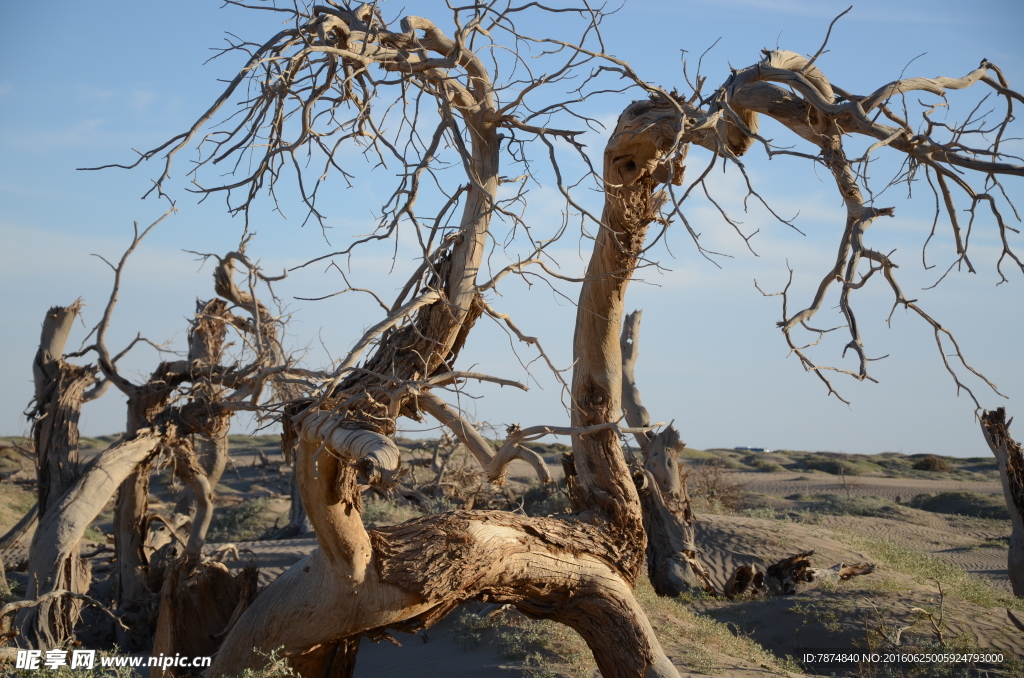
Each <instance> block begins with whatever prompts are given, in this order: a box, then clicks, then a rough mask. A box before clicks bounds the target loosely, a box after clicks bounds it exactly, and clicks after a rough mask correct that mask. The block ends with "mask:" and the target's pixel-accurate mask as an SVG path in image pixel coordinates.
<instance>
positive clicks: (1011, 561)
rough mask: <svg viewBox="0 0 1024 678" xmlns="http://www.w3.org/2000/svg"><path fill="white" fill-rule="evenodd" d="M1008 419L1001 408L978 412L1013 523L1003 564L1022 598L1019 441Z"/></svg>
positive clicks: (1023, 460) (1023, 481)
mask: <svg viewBox="0 0 1024 678" xmlns="http://www.w3.org/2000/svg"><path fill="white" fill-rule="evenodd" d="M1012 421H1013V420H1012V419H1011V420H1010V421H1007V420H1006V409H1005V408H1002V407H1000V408H998V409H995V410H986V411H985V412H983V413H982V415H981V432H982V433H983V434H984V436H985V442H987V443H988V447H989V449H990V450H992V454H994V455H995V457H996V462H997V463H998V464H999V478H1000V479H1001V480H1002V481H1003V496H1004V497H1005V498H1006V508H1007V509H1008V510H1009V512H1010V521H1011V522H1012V523H1013V531H1012V532H1011V533H1010V552H1009V553H1008V554H1007V565H1006V569H1007V571H1008V572H1009V574H1010V586H1012V587H1013V595H1015V596H1018V597H1024V453H1022V452H1021V446H1020V443H1018V442H1017V441H1016V440H1014V439H1013V438H1012V437H1011V436H1010V423H1011V422H1012Z"/></svg>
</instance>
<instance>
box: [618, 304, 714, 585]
mask: <svg viewBox="0 0 1024 678" xmlns="http://www.w3.org/2000/svg"><path fill="white" fill-rule="evenodd" d="M640 316H641V312H640V311H633V312H632V313H630V314H629V315H628V316H626V320H625V322H624V323H623V325H622V336H621V337H620V338H619V345H620V347H621V349H622V401H623V403H622V406H623V410H624V412H625V415H626V423H628V424H629V425H630V426H631V427H634V428H645V427H647V426H650V424H651V417H650V415H649V414H648V412H647V408H646V407H644V405H643V402H642V401H641V399H640V389H639V388H638V387H637V384H636V377H635V376H634V370H635V366H636V360H637V357H638V356H639V352H640ZM634 437H635V438H636V441H637V444H638V445H639V446H640V451H641V454H642V455H643V473H644V477H645V479H646V480H645V482H644V483H643V484H642V486H641V489H640V501H641V503H642V505H643V513H644V528H645V530H646V531H647V573H648V576H649V577H650V579H651V585H652V586H653V587H654V590H655V592H656V593H657V594H658V595H659V596H669V597H672V596H677V595H679V594H680V593H682V592H684V591H691V592H693V591H703V592H706V593H714V585H713V584H712V583H711V575H710V573H709V572H708V571H707V568H705V567H704V565H703V564H702V563H701V562H700V558H699V557H698V555H697V554H698V551H697V547H696V545H695V543H694V539H695V535H694V530H693V520H694V518H693V511H692V510H691V508H690V497H689V494H688V493H687V491H686V477H685V476H684V475H681V474H680V469H679V457H678V451H679V450H682V449H683V443H682V441H681V440H680V439H679V432H678V431H676V429H675V428H674V427H673V426H671V425H669V426H668V427H666V428H665V430H663V431H661V432H660V433H658V434H657V435H652V434H651V433H649V432H648V433H636V434H634Z"/></svg>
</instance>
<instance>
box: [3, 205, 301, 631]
mask: <svg viewBox="0 0 1024 678" xmlns="http://www.w3.org/2000/svg"><path fill="white" fill-rule="evenodd" d="M168 214H169V213H168ZM164 216H165V217H166V216H167V215H164ZM162 219H163V217H162V218H161V219H160V220H157V222H154V223H153V224H152V225H151V226H150V227H149V228H147V229H145V230H143V231H141V232H140V231H139V229H138V228H137V227H136V231H135V237H134V239H133V241H132V243H131V245H130V247H129V248H128V249H127V251H126V252H125V254H124V255H123V256H122V258H121V260H120V262H119V263H118V264H117V265H116V266H115V265H111V268H112V269H113V270H114V284H113V291H112V293H111V296H110V299H109V301H108V303H107V306H106V308H105V310H104V313H103V316H102V318H101V320H100V322H99V324H98V325H97V326H96V328H95V329H94V330H93V332H92V333H91V336H92V337H93V338H94V343H92V344H91V345H89V346H88V347H86V348H85V349H84V350H83V351H80V352H79V354H80V355H81V354H85V353H88V352H95V353H96V354H97V356H98V357H99V367H100V370H102V372H103V373H104V376H105V382H106V383H113V384H114V385H115V386H116V387H117V388H118V389H120V390H122V392H124V393H125V394H126V395H127V396H128V416H127V429H126V433H125V435H124V437H123V438H122V439H121V440H120V441H119V442H118V443H116V444H115V445H114V446H112V447H111V448H110V449H108V450H106V451H104V452H103V453H101V454H100V455H99V456H98V457H97V458H96V459H95V460H94V461H93V462H92V463H90V465H89V466H88V467H86V468H85V469H84V470H83V471H82V473H81V474H80V475H79V476H78V477H76V478H75V479H74V482H70V483H69V482H66V481H64V482H63V485H58V482H57V480H60V478H57V480H55V479H54V478H55V477H57V476H56V474H55V473H53V472H51V473H50V476H48V477H49V478H50V480H49V482H45V483H41V490H42V488H43V487H45V488H47V490H48V492H47V493H46V494H45V495H44V494H43V493H42V492H41V494H40V497H41V499H40V506H46V509H45V510H41V511H40V519H39V525H38V528H37V531H36V536H35V538H34V540H33V544H32V549H31V551H30V558H29V580H30V587H29V591H28V595H29V597H30V598H36V599H39V600H41V601H42V602H41V603H40V604H39V605H33V606H30V607H28V608H26V609H25V610H24V611H23V613H22V617H21V619H20V620H19V625H20V628H21V636H22V639H23V642H25V643H28V644H30V645H32V646H35V647H53V646H58V645H60V644H61V643H63V642H64V641H65V640H68V639H69V638H71V637H72V634H73V629H74V624H75V621H76V620H77V610H78V608H79V607H80V605H81V602H80V598H76V596H77V595H78V594H80V593H82V592H84V590H86V589H87V588H88V583H89V575H88V572H87V571H82V570H81V569H80V566H79V569H78V570H75V568H74V564H76V563H79V561H78V554H77V551H78V542H79V540H80V538H81V536H82V534H83V532H84V530H85V529H86V527H88V525H89V524H90V523H91V522H92V521H93V520H94V519H95V518H96V516H97V515H98V514H99V512H100V511H101V510H102V509H103V507H104V506H105V505H106V504H107V503H108V501H109V500H110V498H111V496H112V494H113V491H114V490H115V489H116V490H117V502H116V504H115V553H116V554H117V565H118V570H117V572H116V578H115V583H116V591H115V596H116V602H117V607H118V618H119V620H120V621H121V622H122V623H120V624H119V625H118V626H117V629H118V631H119V638H118V640H119V643H120V645H121V646H122V647H125V648H143V647H147V646H149V644H150V643H151V642H152V628H153V627H152V620H153V619H154V618H155V612H156V606H157V603H158V600H159V593H160V589H161V588H162V581H163V576H164V572H163V568H164V567H165V566H169V565H174V566H176V568H177V569H175V572H178V573H181V572H183V571H184V568H183V567H177V566H178V565H179V563H178V560H179V559H178V558H177V556H178V555H180V556H181V560H183V561H184V562H187V564H188V565H189V566H190V567H192V568H194V567H196V566H198V565H200V564H201V562H200V561H201V558H200V554H201V549H202V545H203V542H204V541H205V537H206V531H207V529H208V527H209V523H210V519H211V516H212V511H213V505H212V494H211V485H210V477H209V475H210V474H212V475H214V476H215V477H216V476H217V474H218V473H219V472H221V471H223V464H224V462H225V460H226V458H225V456H224V454H225V453H226V445H225V444H224V443H225V439H226V434H227V427H228V424H229V420H230V417H231V415H232V413H233V412H235V411H238V410H240V409H258V408H259V403H260V401H261V399H262V398H263V397H264V396H265V395H266V394H265V393H264V392H265V391H267V390H269V391H271V392H273V400H274V401H275V402H282V400H283V398H284V397H286V396H287V394H289V393H290V392H291V391H290V388H291V387H290V386H287V385H285V386H283V387H281V388H278V387H277V386H276V383H277V381H278V380H285V381H293V380H295V379H296V378H297V376H301V375H296V374H295V373H294V372H292V371H291V366H290V365H289V362H288V357H287V356H286V355H285V354H284V351H283V350H282V349H281V346H280V342H279V341H278V340H277V332H278V329H277V328H278V325H279V319H277V318H274V317H273V316H271V315H270V314H269V312H268V311H267V309H266V308H265V307H264V306H263V305H262V304H261V303H260V302H259V301H258V300H257V299H255V297H254V296H253V295H252V294H251V293H250V292H244V291H242V290H241V289H240V288H239V287H238V285H237V284H236V282H235V279H234V278H235V274H236V269H235V266H236V264H239V263H240V264H241V265H242V266H243V267H244V268H245V269H246V270H247V271H248V273H249V275H250V276H251V278H252V280H250V284H249V285H248V287H249V289H250V290H253V289H255V283H256V282H269V281H272V280H274V278H269V277H267V276H264V275H263V274H262V273H260V271H259V269H258V268H257V267H256V266H255V265H253V264H252V263H251V262H250V261H249V260H248V259H247V258H246V257H245V254H244V250H245V248H244V245H245V243H244V242H243V244H242V246H241V247H240V248H239V251H238V252H232V253H229V254H228V255H227V256H226V257H225V258H223V259H221V258H219V257H218V258H217V259H218V265H217V267H216V268H215V271H214V279H215V285H214V288H215V291H216V292H217V293H218V295H220V298H218V299H216V300H214V301H211V302H207V303H205V304H203V305H202V306H201V307H200V310H199V312H198V313H197V316H196V319H195V321H194V322H193V324H192V327H191V330H190V332H189V342H190V345H189V354H188V357H187V359H184V360H174V361H165V362H161V363H160V365H159V366H158V367H157V369H156V370H155V371H154V372H153V374H152V375H151V376H150V378H149V379H148V380H147V381H145V382H143V383H141V384H135V383H132V382H130V381H129V380H128V379H126V378H125V377H123V376H122V375H121V374H120V373H119V372H118V370H117V367H116V364H117V362H118V360H120V358H121V357H122V356H124V355H125V354H126V353H127V352H128V350H130V349H131V348H132V347H133V346H135V345H137V344H138V343H140V342H146V341H147V340H145V339H143V338H142V337H141V335H140V336H138V337H137V338H136V339H135V340H134V341H133V342H132V343H131V344H130V345H129V346H128V348H126V349H125V350H124V351H122V352H120V353H118V354H117V355H111V353H110V352H109V350H108V349H107V346H106V333H107V331H108V328H109V325H110V321H111V317H112V314H113V311H114V309H115V306H116V303H117V299H118V293H119V290H120V286H121V284H122V275H123V273H124V270H125V264H126V262H127V260H128V257H129V256H130V255H131V253H132V252H133V251H134V250H135V248H136V247H137V246H138V244H139V243H140V241H141V240H142V238H143V237H144V236H145V235H146V234H147V233H148V232H149V231H150V230H151V229H152V228H154V227H155V226H156V225H157V224H158V223H159V222H160V221H161V220H162ZM232 308H242V309H243V310H246V311H249V312H251V313H253V314H254V315H253V316H252V317H251V318H249V319H247V318H245V317H241V316H237V315H235V314H233V313H231V309H232ZM58 310H60V311H64V310H63V309H58ZM75 310H77V308H73V309H72V311H75ZM51 316H52V319H55V320H54V322H48V324H47V325H46V326H44V341H43V347H42V348H41V350H40V354H39V357H37V360H36V373H37V375H40V374H43V375H45V374H47V370H50V371H51V372H52V373H53V375H54V376H53V379H54V381H53V383H52V385H51V386H47V387H46V389H44V390H43V391H45V397H42V396H40V397H37V408H38V409H39V410H40V411H42V412H43V413H44V416H40V418H39V420H38V421H37V426H36V427H35V430H36V431H37V432H38V431H42V432H43V433H37V434H36V439H37V441H39V442H40V443H41V447H40V448H39V449H40V450H42V451H46V450H54V451H57V452H59V451H60V450H61V449H75V446H74V445H68V444H67V441H69V440H70V441H72V442H74V443H77V428H75V427H74V426H73V424H74V423H76V422H77V412H78V409H77V408H78V407H80V405H81V401H82V400H83V391H84V386H83V387H81V388H77V387H73V386H74V385H75V384H76V383H78V382H74V381H61V380H60V379H58V378H57V377H58V376H59V375H60V374H62V373H66V372H69V366H68V365H67V364H66V363H64V362H63V361H59V360H58V361H55V360H53V359H52V358H49V356H53V355H57V356H59V355H60V353H59V351H58V349H62V347H63V343H64V340H65V339H66V336H67V330H68V329H69V327H70V320H67V318H68V317H69V316H70V317H72V318H73V313H72V312H62V313H51ZM58 320H64V322H57V321H58ZM229 326H231V327H234V328H236V329H237V330H238V331H239V332H240V333H241V334H242V335H244V336H245V337H246V340H247V345H249V346H251V349H246V351H243V353H242V355H241V356H240V357H242V358H243V359H245V358H248V359H247V360H244V362H241V363H239V362H235V363H234V364H224V362H225V361H223V360H222V358H224V357H225V356H224V355H223V350H222V349H223V343H224V338H225V332H226V328H227V327H229ZM47 329H49V333H48V331H47ZM54 333H56V334H57V335H59V336H60V339H59V341H57V342H56V343H55V342H54V341H53V340H48V337H50V336H51V335H53V334H54ZM58 343H59V344H60V345H59V346H57V344H58ZM150 343H151V342H150ZM55 347H56V348H55ZM77 370H78V371H79V372H82V371H83V370H85V371H86V372H88V370H87V369H86V368H77ZM74 374H78V372H75V373H74ZM89 374H91V372H89ZM37 383H39V382H37ZM102 385H103V384H102V383H101V385H100V388H102ZM43 391H41V392H43ZM51 402H52V403H54V405H52V406H51V405H49V404H48V403H51ZM68 403H70V404H71V405H74V407H72V406H71V405H68ZM62 408H63V409H62ZM72 414H73V415H74V416H71V415H72ZM44 425H45V426H48V428H42V427H43V426H44ZM44 434H45V435H44ZM193 437H198V438H199V439H200V440H202V441H206V442H209V443H212V445H211V447H212V453H211V454H210V455H208V457H207V458H206V459H205V461H207V462H208V464H207V467H204V466H203V464H202V463H201V460H200V459H199V458H198V457H197V455H196V454H195V451H194V449H193V447H192V444H191V440H192V438H193ZM58 442H61V443H63V448H62V447H61V446H60V445H58V444H57V443H58ZM201 445H202V443H201ZM168 456H170V457H171V458H172V459H173V461H174V463H175V465H176V466H177V468H178V472H179V474H180V475H181V476H182V477H183V478H184V479H185V480H186V483H187V484H188V486H189V488H190V489H191V491H192V497H193V500H194V502H195V504H196V506H195V510H194V515H192V516H191V518H190V520H189V524H188V538H187V540H186V541H185V543H183V544H181V545H180V546H181V549H180V553H175V555H174V557H167V556H168V553H164V554H163V555H164V556H165V559H164V560H163V561H159V562H158V563H157V564H156V566H154V567H151V565H154V563H153V562H151V561H150V558H149V557H148V556H147V553H146V547H147V543H146V538H147V534H148V524H149V521H150V520H152V519H153V514H152V512H151V511H150V510H149V507H148V494H149V476H150V473H151V471H152V469H153V467H154V464H155V463H157V461H158V459H160V458H165V459H166V458H167V457H168ZM41 458H42V457H41ZM69 458H71V459H74V457H72V456H71V455H69V454H63V455H62V456H60V457H59V458H58V459H59V461H60V462H64V461H65V460H66V459H69ZM43 466H44V465H43V464H42V463H41V465H40V467H41V468H43ZM47 468H54V469H58V470H59V469H61V468H63V466H62V464H60V463H50V466H49V467H47ZM41 473H42V471H41ZM56 490H60V491H59V492H58V491H56ZM165 522H167V521H166V520H165ZM169 524H170V523H169ZM68 563H71V564H72V566H71V567H70V569H69V565H68ZM75 572H78V573H79V576H76V577H75V578H73V579H69V577H70V576H71V575H74V574H75ZM69 573H70V574H69ZM55 591H67V592H69V593H68V594H67V595H64V594H61V595H56V596H54V595H50V594H52V593H53V592H55ZM227 593H230V589H225V594H227ZM231 605H232V606H234V605H235V603H231ZM193 626H194V625H193ZM196 628H200V627H196ZM221 630H223V629H216V630H215V631H214V633H216V632H219V631H221Z"/></svg>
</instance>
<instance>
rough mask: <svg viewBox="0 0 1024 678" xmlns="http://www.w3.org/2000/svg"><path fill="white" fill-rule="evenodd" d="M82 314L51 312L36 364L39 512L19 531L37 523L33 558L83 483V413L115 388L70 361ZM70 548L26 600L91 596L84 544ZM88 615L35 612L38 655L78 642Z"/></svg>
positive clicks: (34, 575)
mask: <svg viewBox="0 0 1024 678" xmlns="http://www.w3.org/2000/svg"><path fill="white" fill-rule="evenodd" d="M81 307H82V304H81V300H79V301H76V302H75V303H73V304H71V305H70V306H63V307H62V306H54V307H53V308H51V309H50V310H49V311H47V313H46V318H45V319H44V321H43V329H42V335H41V337H40V341H39V350H38V351H37V352H36V357H35V360H34V361H33V363H32V372H33V376H34V380H35V399H34V407H33V409H32V411H31V415H32V417H33V423H32V441H33V444H34V447H35V452H36V482H37V487H38V493H39V496H38V501H37V502H36V505H35V507H33V509H32V510H31V511H29V513H28V514H26V516H25V517H24V518H23V519H22V521H21V522H20V523H19V524H18V525H17V526H15V529H14V530H12V535H17V534H24V533H25V532H27V530H28V529H30V527H31V523H35V525H36V532H35V534H34V536H33V540H32V546H31V547H30V551H35V552H39V551H40V550H41V549H44V548H46V545H45V544H43V543H40V542H43V541H45V540H47V539H51V538H52V535H50V534H49V533H47V532H46V531H45V530H43V529H41V528H40V527H39V526H40V524H48V521H49V520H50V519H52V517H53V516H54V515H55V513H54V511H55V507H56V506H57V505H58V503H59V502H60V500H61V498H62V497H63V495H64V494H65V493H66V492H67V491H68V490H69V489H70V488H71V487H72V486H73V485H74V484H75V482H76V481H77V480H78V479H79V476H80V469H79V457H78V436H79V433H78V420H79V417H80V415H81V411H82V405H83V403H85V402H87V401H88V400H92V399H94V398H96V397H99V396H100V395H102V393H103V391H104V390H105V388H106V385H107V384H106V382H99V383H97V382H98V381H99V380H98V379H97V377H96V372H97V370H96V368H95V367H94V366H91V365H88V366H81V365H75V364H72V363H70V362H67V361H66V360H65V359H64V348H65V345H66V344H67V339H68V335H69V334H70V332H71V328H72V326H73V324H74V321H75V319H76V318H77V317H78V313H79V311H80V310H81ZM90 387H93V388H91V389H90ZM83 529H84V528H83ZM80 536H81V535H79V537H80ZM65 546H66V548H64V549H58V550H57V551H56V552H55V553H53V554H51V555H52V556H53V560H52V562H50V563H48V564H47V566H46V568H44V569H42V570H41V569H40V568H39V567H36V568H35V569H32V568H31V567H30V569H29V585H28V591H27V592H26V593H27V595H28V597H29V598H35V597H37V595H39V594H40V593H45V592H47V591H52V590H65V591H69V592H71V593H74V594H84V593H86V592H87V590H88V588H89V580H90V573H89V570H88V567H89V564H88V562H87V561H85V560H83V559H82V558H80V557H79V553H78V538H75V539H74V540H72V541H68V542H67V543H66V544H65ZM81 607H82V602H81V600H80V599H77V598H75V597H74V596H61V597H55V598H48V599H46V600H44V601H43V602H41V603H40V604H39V605H36V606H34V607H32V608H30V609H29V610H27V612H26V620H25V623H24V624H23V625H22V635H23V636H25V639H26V641H27V642H29V643H31V644H33V645H34V646H37V647H56V646H59V645H60V644H62V643H63V642H65V641H66V640H68V639H69V638H71V637H72V636H73V633H74V626H75V623H76V622H77V621H78V617H79V613H80V611H81Z"/></svg>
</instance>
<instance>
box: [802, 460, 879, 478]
mask: <svg viewBox="0 0 1024 678" xmlns="http://www.w3.org/2000/svg"><path fill="white" fill-rule="evenodd" d="M805 463H806V464H807V468H809V469H813V470H815V471H824V472H825V473H831V474H832V475H834V476H838V475H847V476H859V475H861V474H862V473H863V472H864V470H863V469H862V468H861V467H860V466H859V465H858V464H854V463H852V462H849V461H846V460H845V459H813V458H812V459H808V460H807V461H806V462H805Z"/></svg>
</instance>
